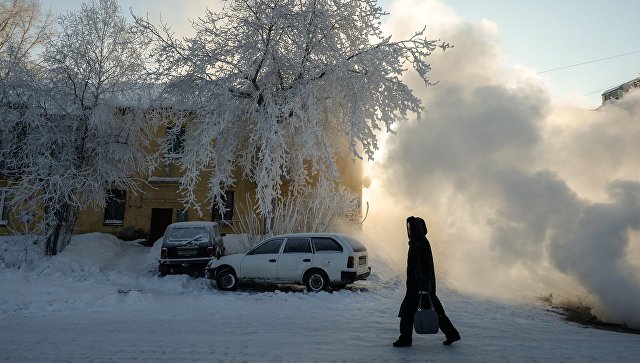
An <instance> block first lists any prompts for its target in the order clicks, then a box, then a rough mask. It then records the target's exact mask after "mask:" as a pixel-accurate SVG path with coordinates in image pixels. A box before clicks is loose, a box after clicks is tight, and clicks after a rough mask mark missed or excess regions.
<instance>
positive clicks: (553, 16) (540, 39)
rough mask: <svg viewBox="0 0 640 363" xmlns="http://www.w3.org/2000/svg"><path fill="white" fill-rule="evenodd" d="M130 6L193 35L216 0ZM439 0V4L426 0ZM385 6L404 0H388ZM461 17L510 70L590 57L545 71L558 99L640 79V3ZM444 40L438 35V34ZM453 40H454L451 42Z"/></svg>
mask: <svg viewBox="0 0 640 363" xmlns="http://www.w3.org/2000/svg"><path fill="white" fill-rule="evenodd" d="M119 2H120V4H121V6H122V7H123V9H125V11H128V9H132V10H133V12H134V13H136V14H145V13H148V14H149V16H150V17H151V18H157V16H158V14H162V17H163V18H164V19H165V20H166V21H167V22H168V23H169V24H170V25H171V26H172V27H174V28H175V29H176V31H178V32H185V33H186V32H188V29H189V23H188V19H194V18H196V17H197V16H199V15H200V14H202V12H203V10H204V9H205V8H206V7H207V6H208V7H210V8H212V9H215V8H216V7H217V6H219V3H220V2H219V1H216V0H119ZM425 2H433V1H425ZM41 3H42V4H43V5H44V6H45V8H50V9H51V10H52V11H53V12H55V13H62V12H65V11H70V10H74V9H77V8H79V7H80V4H81V3H82V1H81V0H41ZM380 3H381V5H382V6H383V7H385V9H389V10H391V9H393V6H394V5H396V4H399V3H402V1H401V0H381V1H380ZM443 3H444V5H445V6H446V7H448V8H450V10H451V11H453V13H455V16H457V17H458V18H459V20H461V21H467V22H480V21H483V20H484V21H489V22H492V23H494V24H495V28H496V34H497V35H496V36H497V40H498V42H499V45H500V47H501V48H502V51H503V53H504V54H503V56H504V59H503V64H504V66H505V67H525V68H527V69H530V70H531V72H533V73H537V72H544V71H547V70H550V69H555V68H561V67H565V66H569V65H574V64H579V63H585V62H590V61H593V60H597V59H602V58H608V57H614V56H618V55H621V54H627V53H632V52H636V53H634V54H629V55H626V56H622V57H617V58H612V59H608V60H603V61H598V62H593V63H590V64H586V65H581V66H575V67H571V68H566V69H562V70H557V71H553V72H546V73H542V74H540V76H541V78H542V79H543V80H544V81H545V82H546V83H547V84H548V88H549V91H550V94H551V96H552V101H553V102H554V103H560V104H573V105H580V106H584V107H591V108H595V107H597V106H598V105H599V103H600V99H601V96H600V95H601V94H602V92H603V91H604V90H606V89H609V88H612V87H614V86H617V85H619V84H621V83H624V82H626V81H628V80H631V79H634V78H636V77H639V76H640V43H639V42H638V40H637V34H639V33H640V21H638V20H637V14H639V13H640V2H638V1H635V0H621V1H616V2H612V3H607V2H603V1H600V0H598V1H596V0H562V1H555V0H536V1H533V0H525V1H511V0H486V1H476V0H446V1H443ZM414 16H416V18H418V19H420V20H421V21H422V22H423V23H425V24H426V25H427V26H429V25H430V24H431V23H434V22H438V20H437V19H438V18H441V17H442V16H443V14H442V13H441V12H440V11H430V12H429V13H421V12H416V13H414ZM434 36H435V37H438V34H434ZM444 40H446V39H444Z"/></svg>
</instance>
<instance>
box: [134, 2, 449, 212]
mask: <svg viewBox="0 0 640 363" xmlns="http://www.w3.org/2000/svg"><path fill="white" fill-rule="evenodd" d="M224 4H225V6H224V9H223V10H222V11H221V12H220V13H214V12H211V11H209V10H207V12H206V13H205V14H204V16H203V17H201V18H198V19H197V20H195V21H194V22H193V27H194V29H195V31H196V34H195V36H193V37H190V38H185V39H178V38H176V37H175V36H174V35H173V33H172V31H171V29H169V28H168V27H167V26H166V25H162V24H161V25H159V26H155V25H153V24H151V23H150V22H149V21H147V20H145V19H143V18H140V17H138V18H137V23H138V24H139V25H140V26H141V27H142V28H143V29H145V30H146V31H147V32H148V34H151V35H152V36H153V38H154V40H155V48H154V50H153V53H152V54H153V55H154V56H155V60H156V63H157V64H158V67H157V68H156V69H155V76H156V80H158V81H162V82H166V85H167V86H166V88H165V89H164V92H163V94H162V97H163V98H162V102H163V103H164V106H166V109H167V110H169V111H168V112H172V114H171V117H166V115H162V114H159V115H158V116H157V119H158V120H171V122H176V123H178V124H182V123H186V137H185V152H184V157H183V158H182V159H181V160H180V162H181V163H182V166H183V167H184V170H185V176H184V179H183V184H182V190H183V191H184V192H185V196H186V197H185V201H186V202H187V203H190V204H193V205H196V206H197V204H198V203H197V201H196V198H195V195H194V193H193V190H194V187H195V186H196V184H197V183H198V182H199V180H200V177H201V172H203V171H207V172H208V173H209V179H208V182H209V187H210V188H209V190H210V199H211V200H210V201H211V203H216V204H222V203H221V202H223V201H222V200H221V199H222V197H223V192H224V189H226V188H229V187H230V186H232V185H233V184H234V183H235V181H236V180H235V179H234V171H237V172H239V173H241V175H243V176H244V177H246V178H248V179H250V180H253V181H255V182H256V184H257V199H258V208H259V211H260V212H261V213H262V214H263V215H266V216H269V215H272V214H273V206H274V204H275V203H274V201H275V200H276V198H277V196H279V195H280V194H281V190H280V189H281V183H282V181H283V179H286V180H289V181H290V182H291V184H292V187H293V188H294V189H295V188H304V187H305V186H308V185H309V182H310V180H311V179H313V178H324V179H327V180H329V181H332V182H335V181H337V180H338V177H339V176H338V173H337V168H336V163H335V155H336V153H337V152H338V151H339V149H340V147H341V145H343V146H347V147H348V148H349V149H350V152H351V153H352V155H353V156H355V157H360V158H361V157H363V156H366V157H368V158H369V159H371V158H373V153H374V151H375V150H376V149H377V139H376V130H378V129H380V128H381V127H384V128H385V129H386V130H387V131H391V127H392V126H393V124H394V123H396V122H397V121H398V120H401V119H403V118H405V117H407V115H408V114H409V113H416V114H417V113H419V112H420V111H421V104H420V100H419V99H418V98H417V97H416V96H415V95H414V94H413V93H412V91H411V89H409V87H408V86H407V85H406V84H405V83H404V82H403V80H402V76H403V74H404V73H405V72H406V71H407V69H408V68H413V69H414V70H415V71H417V73H418V75H419V76H420V77H422V79H423V80H424V81H425V83H426V84H430V82H429V80H428V78H427V73H428V71H429V69H430V68H429V64H428V63H427V57H428V56H429V55H430V54H431V53H432V51H434V49H435V48H436V46H438V45H437V41H434V40H429V39H427V38H426V36H425V30H424V29H423V30H419V31H418V32H416V33H415V34H414V35H413V36H412V37H410V38H408V39H399V40H395V39H393V38H392V37H391V36H387V35H385V34H383V32H382V31H381V20H382V17H383V16H384V15H385V13H384V11H383V10H382V8H381V7H379V6H378V5H377V1H376V0H344V1H334V0H228V1H224ZM440 46H441V47H442V48H443V49H445V48H447V47H448V46H449V45H448V44H440ZM178 111H179V112H178ZM316 180H317V179H316ZM323 185H335V183H323Z"/></svg>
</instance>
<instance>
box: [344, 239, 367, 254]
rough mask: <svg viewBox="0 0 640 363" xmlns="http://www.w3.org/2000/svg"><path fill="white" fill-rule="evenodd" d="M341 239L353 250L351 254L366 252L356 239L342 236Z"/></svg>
mask: <svg viewBox="0 0 640 363" xmlns="http://www.w3.org/2000/svg"><path fill="white" fill-rule="evenodd" d="M342 238H344V240H345V241H347V243H348V244H349V245H350V246H351V248H353V252H367V248H366V247H365V246H364V245H363V244H362V242H360V241H358V240H357V239H355V238H353V237H351V236H342Z"/></svg>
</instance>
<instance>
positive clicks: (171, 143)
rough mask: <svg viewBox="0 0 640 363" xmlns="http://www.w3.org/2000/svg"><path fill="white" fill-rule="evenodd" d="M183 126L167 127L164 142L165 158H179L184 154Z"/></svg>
mask: <svg viewBox="0 0 640 363" xmlns="http://www.w3.org/2000/svg"><path fill="white" fill-rule="evenodd" d="M184 135H185V129H184V126H180V128H178V126H177V125H175V126H167V138H166V140H165V142H166V147H167V156H174V157H175V156H181V155H182V154H184Z"/></svg>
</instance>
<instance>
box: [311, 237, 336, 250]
mask: <svg viewBox="0 0 640 363" xmlns="http://www.w3.org/2000/svg"><path fill="white" fill-rule="evenodd" d="M313 247H314V248H315V250H316V252H342V246H340V244H339V243H338V242H336V241H334V240H333V239H331V238H323V237H318V238H314V239H313Z"/></svg>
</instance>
